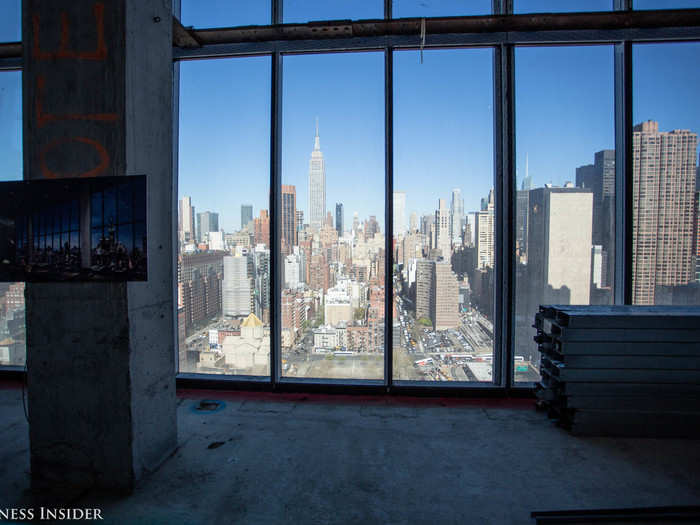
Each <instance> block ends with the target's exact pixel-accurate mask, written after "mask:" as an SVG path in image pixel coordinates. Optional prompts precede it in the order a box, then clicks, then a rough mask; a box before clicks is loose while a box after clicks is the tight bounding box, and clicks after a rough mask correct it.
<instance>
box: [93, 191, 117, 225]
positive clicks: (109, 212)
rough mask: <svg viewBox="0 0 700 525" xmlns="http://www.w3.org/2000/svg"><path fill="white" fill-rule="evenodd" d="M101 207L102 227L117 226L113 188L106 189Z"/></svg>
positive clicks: (115, 194) (115, 200) (115, 199)
mask: <svg viewBox="0 0 700 525" xmlns="http://www.w3.org/2000/svg"><path fill="white" fill-rule="evenodd" d="M103 206H104V225H105V226H107V227H111V226H115V225H116V224H117V189H116V188H115V187H114V186H110V187H109V188H106V189H105V191H104V192H103ZM93 226H94V225H93Z"/></svg>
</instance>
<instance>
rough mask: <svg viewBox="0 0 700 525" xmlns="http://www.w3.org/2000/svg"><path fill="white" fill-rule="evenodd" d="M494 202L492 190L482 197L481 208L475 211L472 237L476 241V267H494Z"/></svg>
mask: <svg viewBox="0 0 700 525" xmlns="http://www.w3.org/2000/svg"><path fill="white" fill-rule="evenodd" d="M494 223H495V216H494V202H493V190H491V191H489V196H488V198H487V199H482V210H481V211H479V212H477V213H476V220H475V225H474V226H475V228H476V232H475V234H474V239H475V241H476V260H477V268H486V267H490V268H493V267H494V262H495V259H494V257H495V250H494Z"/></svg>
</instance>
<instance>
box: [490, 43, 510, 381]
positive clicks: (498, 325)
mask: <svg viewBox="0 0 700 525" xmlns="http://www.w3.org/2000/svg"><path fill="white" fill-rule="evenodd" d="M513 55H514V51H513V46H512V45H509V44H501V45H500V46H497V47H496V48H495V50H494V108H495V111H494V174H495V194H496V228H495V234H496V242H495V245H496V246H497V249H498V252H499V253H498V254H497V257H496V260H497V261H498V264H497V265H496V268H495V276H496V287H495V288H496V289H495V291H494V293H495V301H494V308H495V310H496V311H495V313H494V320H495V323H494V325H495V326H494V357H493V368H494V383H495V384H499V385H503V386H505V387H506V388H510V387H512V386H513V363H512V360H513V350H512V349H513V335H512V326H513V322H514V315H515V312H514V311H515V309H514V300H515V293H514V284H515V280H514V277H515V276H514V268H515V260H514V251H513V246H514V241H513V228H511V227H510V225H512V224H515V219H514V217H515V199H514V195H515V192H514V188H515V98H514V87H515V71H514V69H513V58H514V56H513Z"/></svg>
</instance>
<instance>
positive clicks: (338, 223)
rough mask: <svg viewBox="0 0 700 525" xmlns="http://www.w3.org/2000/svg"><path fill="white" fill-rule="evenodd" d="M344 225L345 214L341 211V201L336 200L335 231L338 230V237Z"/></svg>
mask: <svg viewBox="0 0 700 525" xmlns="http://www.w3.org/2000/svg"><path fill="white" fill-rule="evenodd" d="M344 227H345V215H344V213H343V203H342V202H337V203H336V204H335V231H337V232H338V237H342V236H343V231H344Z"/></svg>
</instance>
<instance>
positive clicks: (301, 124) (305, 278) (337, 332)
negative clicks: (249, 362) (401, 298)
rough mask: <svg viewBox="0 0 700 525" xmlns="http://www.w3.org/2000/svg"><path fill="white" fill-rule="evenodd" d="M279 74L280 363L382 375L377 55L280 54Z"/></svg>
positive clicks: (330, 373)
mask: <svg viewBox="0 0 700 525" xmlns="http://www.w3.org/2000/svg"><path fill="white" fill-rule="evenodd" d="M283 78H284V86H283V93H284V94H283V96H284V102H285V105H284V108H283V119H282V122H283V130H282V181H283V186H282V210H280V211H281V213H280V215H281V220H282V238H283V239H290V240H291V242H285V243H283V253H282V257H283V260H284V265H283V266H284V267H283V276H284V278H283V279H284V288H283V291H282V298H281V299H282V334H281V337H282V373H283V375H285V376H290V377H314V378H336V379H381V378H382V377H383V376H384V359H383V355H384V265H385V263H384V260H385V259H384V257H385V255H384V248H385V240H384V233H383V232H384V213H383V211H384V55H383V54H382V53H343V54H327V55H306V56H289V57H285V58H284V77H283ZM336 209H337V210H338V215H340V217H341V223H342V224H341V225H340V227H339V230H340V233H339V231H338V230H337V229H336V227H338V224H337V221H336V222H334V217H335V216H336ZM292 218H294V220H296V228H294V231H290V229H291V228H290V227H291V226H293V225H294V220H293V219H292Z"/></svg>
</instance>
